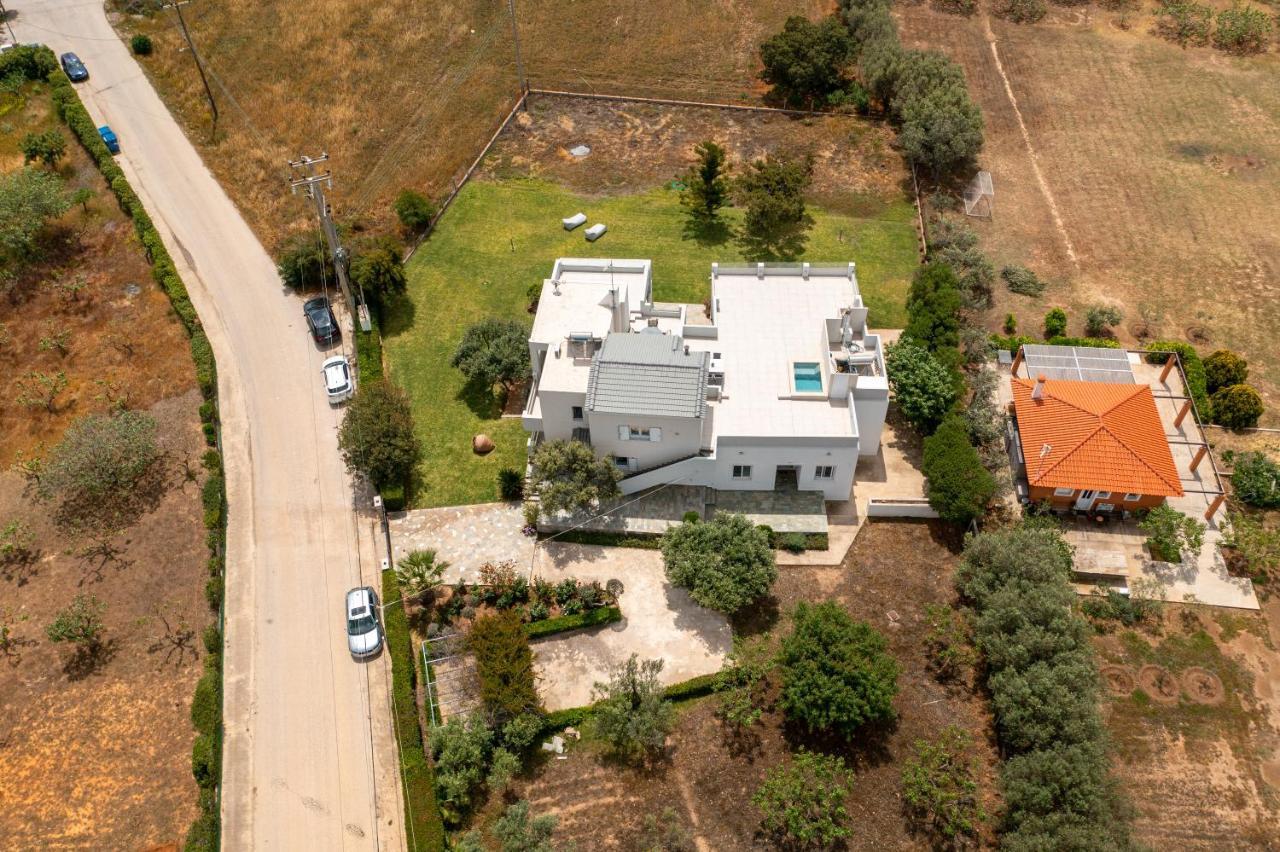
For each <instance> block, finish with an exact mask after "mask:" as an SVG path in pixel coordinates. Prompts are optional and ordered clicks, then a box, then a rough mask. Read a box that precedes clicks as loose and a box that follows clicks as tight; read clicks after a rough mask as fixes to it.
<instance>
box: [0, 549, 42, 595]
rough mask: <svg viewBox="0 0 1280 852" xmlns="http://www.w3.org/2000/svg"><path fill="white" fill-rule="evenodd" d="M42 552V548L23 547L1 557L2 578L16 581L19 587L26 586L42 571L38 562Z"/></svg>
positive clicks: (0, 573) (0, 570) (0, 576)
mask: <svg viewBox="0 0 1280 852" xmlns="http://www.w3.org/2000/svg"><path fill="white" fill-rule="evenodd" d="M41 553H42V552H41V551H40V550H33V549H30V548H26V547H23V548H20V549H18V550H15V551H14V552H12V553H10V554H9V555H7V556H5V557H4V558H0V579H4V580H5V581H7V582H11V583H14V584H15V585H17V586H18V587H19V588H21V587H22V586H25V585H26V584H27V583H29V582H31V578H33V577H35V576H36V575H37V574H39V573H40V567H39V565H38V564H37V563H38V562H39V561H40V556H41Z"/></svg>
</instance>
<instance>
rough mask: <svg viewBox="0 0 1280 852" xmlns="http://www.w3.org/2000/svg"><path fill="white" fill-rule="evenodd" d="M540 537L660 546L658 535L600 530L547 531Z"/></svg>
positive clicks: (650, 546) (611, 544) (569, 541)
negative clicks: (547, 532)
mask: <svg viewBox="0 0 1280 852" xmlns="http://www.w3.org/2000/svg"><path fill="white" fill-rule="evenodd" d="M539 538H542V539H549V538H554V539H555V540H556V541H563V542H566V543H568V544H599V545H603V546H605V547H635V548H639V549H641V550H658V549H659V548H661V547H662V536H660V535H643V534H641V535H637V534H635V533H616V532H602V531H600V530H572V531H570V532H566V533H549V534H547V535H543V536H539Z"/></svg>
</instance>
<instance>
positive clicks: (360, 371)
mask: <svg viewBox="0 0 1280 852" xmlns="http://www.w3.org/2000/svg"><path fill="white" fill-rule="evenodd" d="M369 322H370V324H371V326H372V329H371V330H370V331H360V330H359V328H357V329H356V370H357V378H358V379H359V380H360V381H362V382H373V381H377V380H378V379H381V378H382V375H383V373H382V330H381V328H380V327H379V324H378V317H377V312H376V311H370V312H369Z"/></svg>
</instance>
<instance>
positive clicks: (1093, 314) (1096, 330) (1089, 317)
mask: <svg viewBox="0 0 1280 852" xmlns="http://www.w3.org/2000/svg"><path fill="white" fill-rule="evenodd" d="M1123 319H1124V314H1122V313H1121V312H1120V309H1119V308H1116V307H1114V306H1112V305H1094V306H1093V307H1091V308H1089V310H1088V311H1087V312H1086V313H1085V315H1084V331H1085V334H1087V335H1089V336H1090V337H1105V336H1106V335H1108V334H1110V332H1111V329H1112V328H1114V327H1116V326H1117V325H1119V324H1120V323H1121V321H1122V320H1123Z"/></svg>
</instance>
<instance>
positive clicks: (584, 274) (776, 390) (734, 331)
mask: <svg viewBox="0 0 1280 852" xmlns="http://www.w3.org/2000/svg"><path fill="white" fill-rule="evenodd" d="M709 307H710V311H709V313H710V316H707V311H706V310H705V309H704V307H703V306H702V305H675V304H655V303H654V302H653V284H652V264H651V262H650V261H648V260H598V259H597V260H589V259H576V258H561V259H560V260H557V261H556V263H555V266H554V268H553V269H552V271H551V277H550V278H548V279H547V280H546V281H545V282H544V284H543V288H542V295H541V297H540V298H539V300H538V311H537V317H536V319H535V321H534V325H533V332H532V334H531V336H530V338H529V352H530V355H531V356H532V360H533V384H532V386H531V387H530V391H529V400H528V403H527V405H526V407H525V410H524V414H523V421H524V427H525V429H526V430H528V431H529V432H530V433H531V439H530V440H531V446H533V445H535V444H536V443H537V442H539V441H542V440H560V439H569V438H576V439H579V440H582V441H585V442H587V443H589V444H590V445H591V446H592V447H593V448H594V449H595V451H596V452H597V453H598V454H599V455H601V456H611V457H612V458H613V459H614V461H615V463H616V464H617V465H618V466H619V467H620V468H621V469H622V470H623V471H624V478H623V480H622V482H621V488H622V492H623V493H624V494H634V493H636V492H639V491H643V490H645V489H648V488H652V487H654V486H657V485H664V484H677V483H678V484H682V485H693V486H705V487H708V488H713V489H717V490H724V491H771V490H774V489H778V490H799V491H818V492H821V493H822V495H823V498H824V499H826V500H847V499H849V497H850V494H851V492H852V489H853V485H854V468H855V466H856V465H857V461H858V457H859V456H860V455H862V456H870V455H875V454H876V452H877V450H878V449H879V446H880V431H881V428H882V427H883V425H884V417H885V410H886V408H887V407H888V403H889V385H888V381H887V380H886V377H885V367H884V353H883V351H882V349H881V345H880V337H879V335H876V334H870V333H868V331H867V309H866V308H865V307H864V306H863V304H862V297H861V295H860V294H859V292H858V281H857V277H856V275H855V272H854V265H853V264H852V263H850V264H847V265H843V266H839V267H826V266H816V265H812V266H811V265H810V264H807V263H806V264H788V265H785V266H778V265H767V266H766V265H765V264H759V265H755V266H741V267H733V268H727V267H721V266H719V265H718V264H712V267H711V301H710V306H709Z"/></svg>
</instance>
